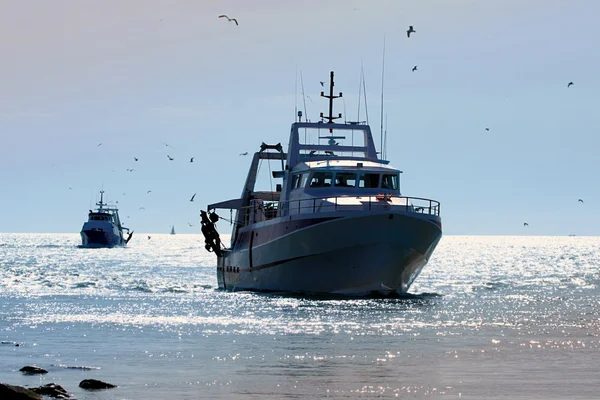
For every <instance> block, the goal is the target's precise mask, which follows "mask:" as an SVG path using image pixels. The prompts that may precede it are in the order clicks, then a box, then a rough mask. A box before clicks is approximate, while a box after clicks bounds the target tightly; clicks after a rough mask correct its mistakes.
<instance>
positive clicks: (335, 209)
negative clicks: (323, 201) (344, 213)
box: [334, 196, 338, 211]
mask: <svg viewBox="0 0 600 400" xmlns="http://www.w3.org/2000/svg"><path fill="white" fill-rule="evenodd" d="M337 199H338V197H337V196H335V208H334V211H337Z"/></svg>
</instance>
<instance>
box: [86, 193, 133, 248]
mask: <svg viewBox="0 0 600 400" xmlns="http://www.w3.org/2000/svg"><path fill="white" fill-rule="evenodd" d="M96 205H97V206H98V209H97V210H96V211H92V210H90V212H89V214H88V221H87V222H86V223H84V224H83V227H82V228H81V243H82V246H83V247H114V246H125V245H126V244H127V243H128V242H129V241H130V240H131V237H132V236H133V232H129V228H125V227H124V226H123V225H121V220H120V218H119V210H118V209H117V208H116V207H109V206H108V205H107V204H106V203H105V202H104V190H102V191H100V202H98V203H96ZM123 231H127V232H128V237H127V239H125V237H124V236H123Z"/></svg>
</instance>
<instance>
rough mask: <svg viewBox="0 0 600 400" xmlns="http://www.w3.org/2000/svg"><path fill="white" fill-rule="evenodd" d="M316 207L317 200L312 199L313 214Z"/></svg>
mask: <svg viewBox="0 0 600 400" xmlns="http://www.w3.org/2000/svg"><path fill="white" fill-rule="evenodd" d="M316 207H317V198H316V197H314V198H313V213H314V212H315V209H316Z"/></svg>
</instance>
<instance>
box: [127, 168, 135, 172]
mask: <svg viewBox="0 0 600 400" xmlns="http://www.w3.org/2000/svg"><path fill="white" fill-rule="evenodd" d="M133 171H135V169H133V168H131V169H129V168H127V172H133Z"/></svg>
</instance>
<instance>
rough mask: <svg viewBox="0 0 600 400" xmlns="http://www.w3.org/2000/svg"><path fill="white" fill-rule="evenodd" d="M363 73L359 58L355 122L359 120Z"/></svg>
mask: <svg viewBox="0 0 600 400" xmlns="http://www.w3.org/2000/svg"><path fill="white" fill-rule="evenodd" d="M362 74H363V62H362V60H360V79H359V81H358V113H357V116H356V122H360V96H361V95H362V78H363V76H362Z"/></svg>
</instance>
